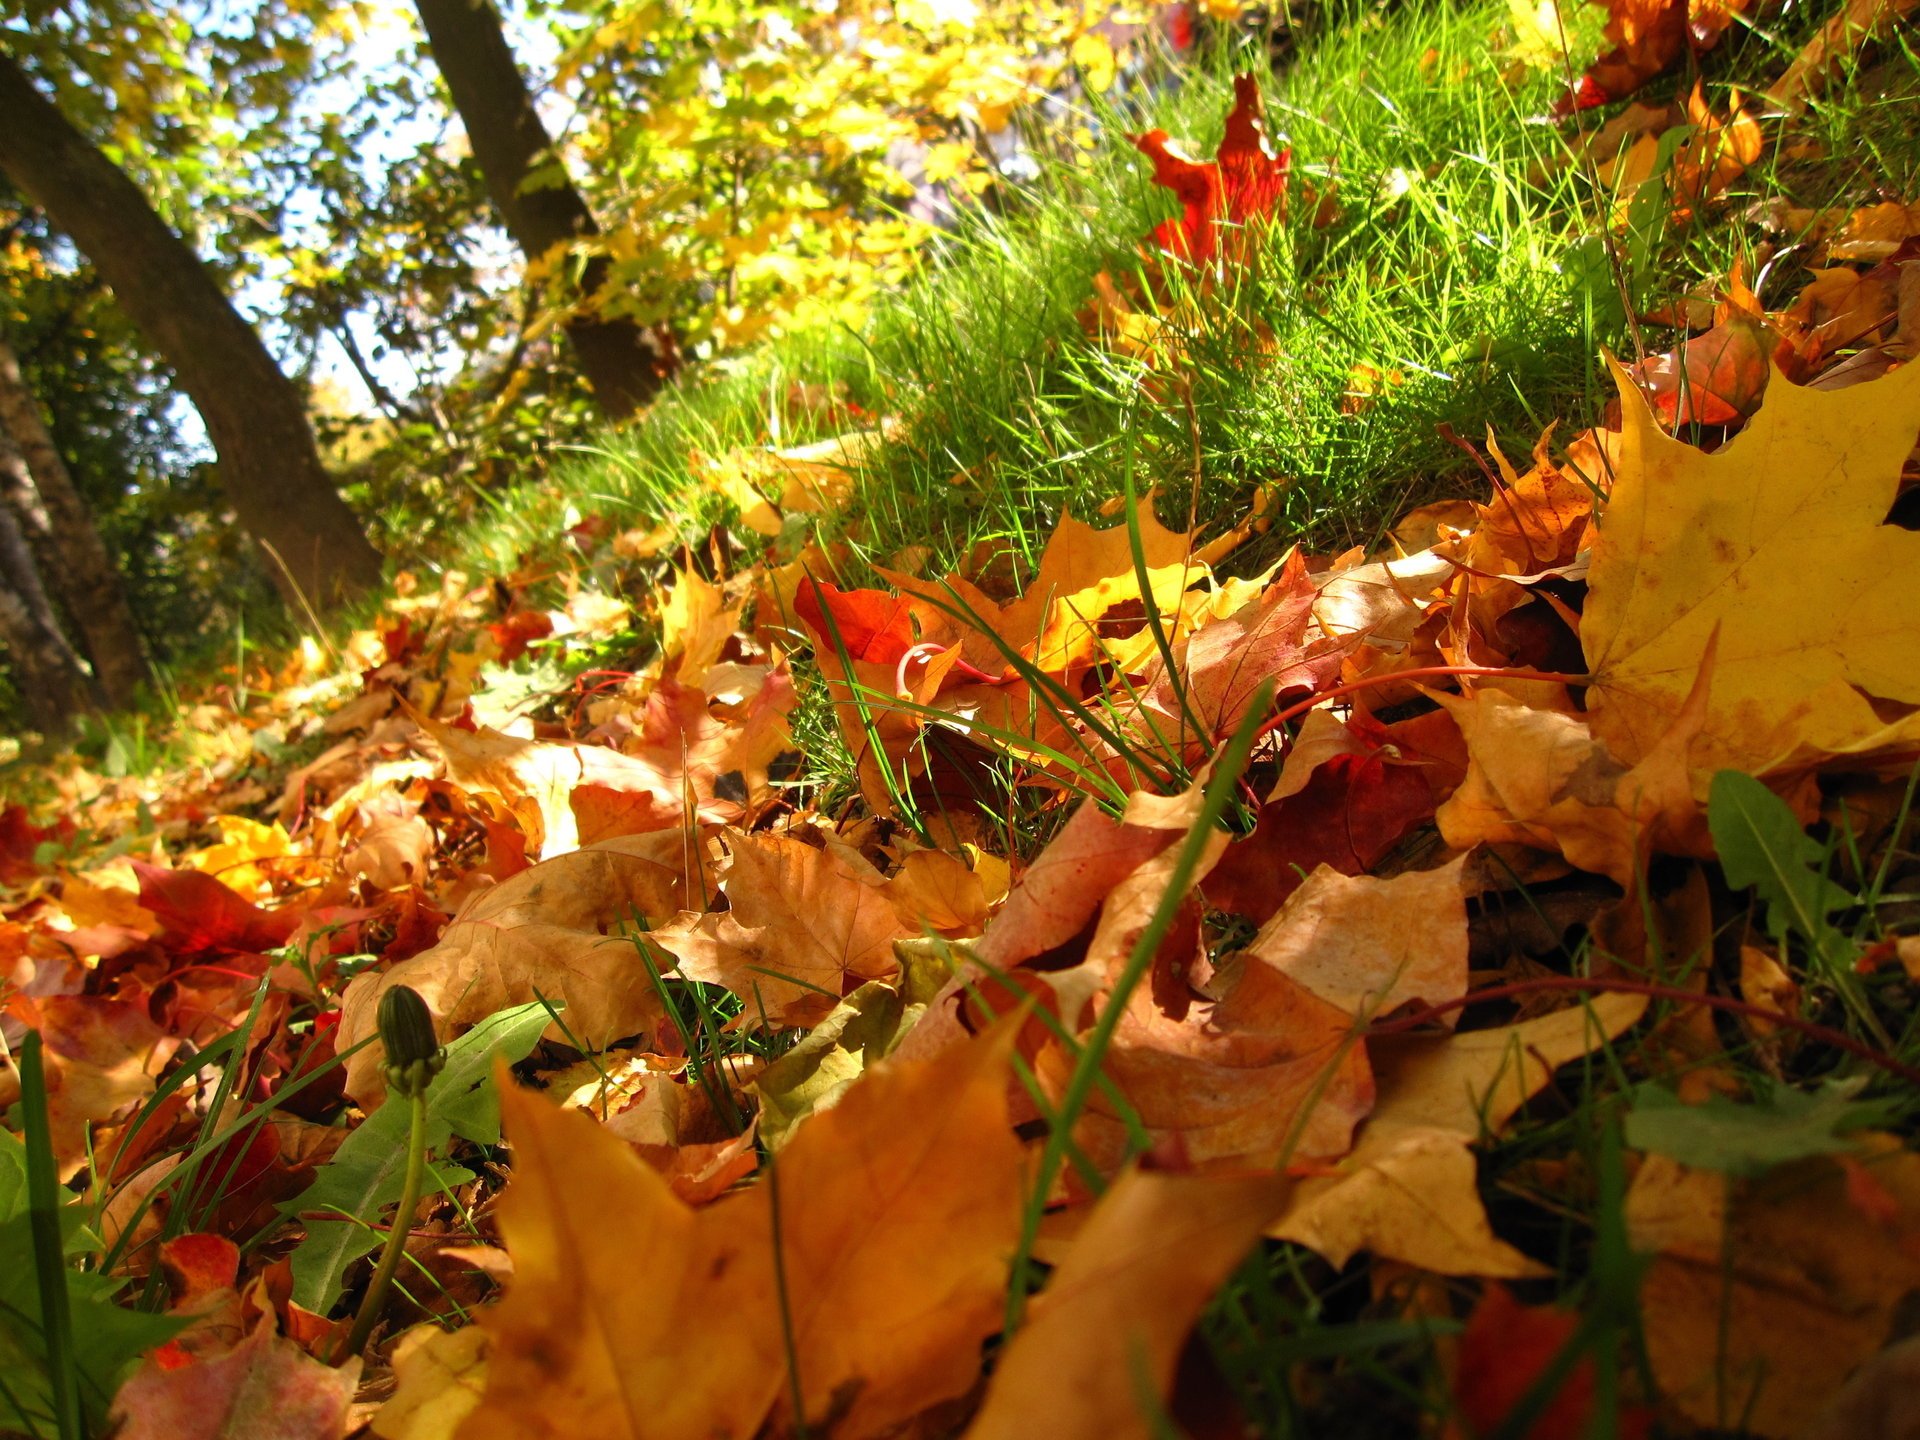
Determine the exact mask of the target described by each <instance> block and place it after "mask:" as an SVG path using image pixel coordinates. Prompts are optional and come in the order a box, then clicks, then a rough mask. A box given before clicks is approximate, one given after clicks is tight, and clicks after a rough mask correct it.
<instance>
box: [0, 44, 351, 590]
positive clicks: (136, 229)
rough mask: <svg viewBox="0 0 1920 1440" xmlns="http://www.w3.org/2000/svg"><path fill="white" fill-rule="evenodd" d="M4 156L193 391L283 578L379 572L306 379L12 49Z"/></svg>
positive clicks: (230, 484) (302, 581)
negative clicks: (337, 480) (333, 469)
mask: <svg viewBox="0 0 1920 1440" xmlns="http://www.w3.org/2000/svg"><path fill="white" fill-rule="evenodd" d="M0 169H4V170H5V171H6V172H7V174H8V175H9V176H11V177H12V179H13V180H14V182H15V183H16V184H18V185H19V187H20V188H21V189H22V190H23V191H24V192H25V193H26V194H27V195H28V196H30V197H31V198H32V199H33V200H34V201H35V202H36V203H37V204H38V205H39V206H40V207H41V208H42V209H43V210H45V211H46V212H47V214H48V215H49V216H50V217H51V218H52V220H53V222H54V223H55V224H56V225H58V226H59V227H60V229H61V230H63V231H65V232H66V234H67V235H69V236H70V237H71V238H72V240H73V242H74V243H75V244H76V245H77V246H78V247H79V248H80V249H81V250H82V251H84V252H85V253H86V254H87V255H88V257H89V258H90V259H91V260H92V261H93V263H94V265H95V266H96V267H97V268H98V270H99V272H100V274H101V276H102V277H103V278H104V279H105V280H106V282H107V283H108V284H109V285H111V286H112V287H113V290H114V294H115V296H116V297H117V298H118V300H119V302H120V305H121V307H122V308H123V309H124V310H125V311H126V312H127V314H128V315H129V316H130V317H131V318H132V319H133V321H134V323H135V324H136V325H138V326H139V327H140V329H141V331H142V332H143V333H144V334H145V335H146V336H147V337H148V339H149V340H150V341H151V342H152V343H153V345H154V347H155V348H156V349H157V350H158V351H159V352H160V353H161V354H162V355H163V356H165V358H166V360H167V362H168V364H169V365H170V366H171V367H172V368H173V370H174V372H175V373H176V374H177V375H178V376H179V378H180V381H181V384H182V386H183V387H184V388H185V389H186V391H187V393H188V394H189V395H191V396H192V397H193V402H194V406H195V408H196V409H197V410H199V412H200V414H201V416H202V418H203V419H204V420H205V421H206V426H207V433H208V436H209V438H210V439H211V440H212V442H213V447H214V450H215V452H216V453H217V454H218V455H219V457H220V468H221V481H222V485H223V487H224V489H225V491H226V494H227V497H228V499H229V501H230V502H231V503H232V505H233V507H234V510H235V512H236V513H237V514H238V516H239V517H240V521H241V524H242V525H244V526H245V527H246V529H247V530H248V532H249V533H250V534H252V535H253V536H254V537H255V538H256V539H257V540H259V541H260V542H261V543H262V545H263V546H264V547H267V548H268V549H269V551H270V554H271V557H272V559H273V562H274V563H273V565H272V567H271V573H273V575H274V578H275V582H276V584H278V585H279V586H280V587H281V588H282V589H283V590H285V591H286V592H287V593H288V594H289V595H290V596H292V595H304V596H306V597H307V598H308V599H311V600H318V601H330V600H332V599H335V598H337V597H338V596H339V595H341V594H343V593H346V592H349V591H352V590H355V589H359V588H361V587H364V586H366V585H369V584H371V583H372V582H373V581H374V580H376V579H377V578H378V576H379V573H380V559H379V555H378V553H377V552H376V551H375V550H374V549H373V547H372V545H370V544H369V543H368V542H367V539H366V535H365V533H364V532H363V531H362V529H361V528H360V524H359V522H358V520H356V519H355V517H354V515H353V512H352V511H351V510H350V509H349V508H348V507H347V504H346V502H345V501H344V500H343V499H341V497H340V494H339V492H338V491H337V490H336V489H335V488H334V485H333V481H332V477H331V476H330V475H328V473H327V470H326V467H325V466H324V465H323V464H322V463H321V460H320V454H319V451H318V449H317V448H316V446H315V444H314V439H313V432H312V428H311V426H310V425H309V423H308V420H307V413H306V406H305V401H304V398H303V397H302V395H301V393H300V391H299V389H298V388H297V387H296V386H294V385H293V384H292V383H291V382H290V381H289V380H288V379H287V377H286V375H285V374H284V373H282V371H281V370H280V368H279V366H278V365H276V364H275V363H274V360H273V357H272V356H271V355H269V354H268V353H267V350H266V347H265V346H264V345H263V344H262V343H261V341H260V338H259V336H258V335H257V334H255V333H254V331H253V330H252V328H251V327H250V326H248V324H247V323H246V321H245V320H243V319H242V318H241V317H240V315H239V313H238V312H237V311H235V309H234V308H233V306H232V304H231V303H230V302H229V301H228V299H227V297H226V295H225V294H224V293H223V292H222V291H221V289H220V286H219V283H218V282H217V281H216V280H215V279H214V277H213V275H212V274H211V273H210V272H209V271H208V270H207V268H206V267H205V265H203V264H202V263H201V261H200V258H199V256H198V255H196V254H195V253H194V252H193V250H192V248H191V247H189V246H188V245H187V244H186V243H185V242H184V241H182V240H181V239H180V237H179V236H178V235H176V234H175V233H174V232H173V231H172V230H171V229H169V228H168V227H167V225H166V223H165V222H164V221H163V220H161V218H160V216H159V215H158V214H157V213H155V211H154V209H153V207H152V206H151V205H150V204H149V203H148V202H147V199H146V197H145V196H144V195H143V194H142V193H141V191H140V189H139V187H138V186H136V185H135V184H134V183H133V182H132V181H131V180H129V179H128V178H127V176H126V175H125V174H123V173H122V172H121V171H120V170H119V169H118V168H117V167H116V166H115V165H114V164H113V162H112V161H110V160H109V159H108V158H107V157H106V156H105V155H104V154H102V153H101V151H100V150H99V148H98V147H97V146H95V145H94V144H93V143H92V142H91V141H89V140H88V139H87V138H86V137H85V136H84V135H82V134H81V133H80V132H79V131H78V130H76V129H75V128H74V127H73V126H72V125H71V124H69V123H68V122H67V120H66V118H65V117H64V116H63V115H62V114H61V113H60V111H59V109H58V108H57V107H56V106H55V105H54V104H53V103H52V102H51V101H49V100H48V99H47V98H46V97H45V96H43V95H42V94H40V92H39V91H38V90H36V89H35V88H34V85H33V82H32V81H31V80H30V79H28V77H27V75H26V74H25V72H24V71H22V70H21V69H20V67H19V66H18V65H17V64H15V63H14V62H13V60H12V58H11V57H10V56H8V55H7V54H5V53H4V52H0Z"/></svg>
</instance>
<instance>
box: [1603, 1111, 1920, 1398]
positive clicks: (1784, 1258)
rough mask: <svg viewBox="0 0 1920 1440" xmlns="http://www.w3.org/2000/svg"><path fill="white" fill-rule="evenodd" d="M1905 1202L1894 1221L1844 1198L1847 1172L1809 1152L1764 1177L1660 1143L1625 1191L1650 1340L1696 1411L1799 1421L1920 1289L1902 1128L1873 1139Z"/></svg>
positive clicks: (1674, 1394) (1910, 1170) (1673, 1391)
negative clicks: (1854, 1212) (1669, 1151)
mask: <svg viewBox="0 0 1920 1440" xmlns="http://www.w3.org/2000/svg"><path fill="white" fill-rule="evenodd" d="M1861 1158H1862V1163H1864V1164H1865V1165H1866V1166H1867V1168H1868V1170H1869V1171H1870V1173H1871V1174H1872V1175H1873V1177H1874V1179H1875V1180H1876V1181H1878V1182H1879V1184H1880V1185H1881V1186H1882V1187H1883V1188H1884V1189H1885V1190H1886V1191H1887V1192H1888V1193H1889V1194H1890V1195H1891V1196H1892V1197H1894V1199H1895V1200H1896V1202H1897V1205H1898V1215H1897V1219H1896V1220H1895V1221H1894V1222H1893V1223H1892V1224H1890V1225H1884V1226H1883V1225H1870V1224H1862V1223H1861V1222H1860V1221H1859V1220H1857V1219H1851V1218H1843V1217H1848V1216H1849V1215H1850V1212H1849V1210H1848V1209H1847V1172H1846V1169H1845V1167H1844V1166H1842V1165H1840V1164H1838V1163H1836V1162H1835V1161H1834V1160H1833V1159H1831V1158H1826V1157H1822V1158H1817V1159H1809V1160H1802V1161H1799V1162H1798V1163H1795V1164H1792V1165H1786V1166H1782V1167H1780V1168H1778V1169H1775V1170H1773V1171H1771V1172H1769V1173H1768V1174H1767V1175H1765V1176H1764V1177H1762V1178H1760V1179H1757V1180H1746V1181H1742V1180H1735V1179H1731V1178H1729V1177H1727V1176H1724V1175H1718V1174H1714V1173H1713V1172H1711V1171H1706V1170H1693V1169H1689V1168H1687V1167H1686V1166H1684V1165H1681V1164H1680V1163H1678V1162H1677V1161H1674V1160H1670V1159H1668V1158H1666V1157H1665V1156H1660V1155H1655V1156H1650V1157H1648V1158H1647V1159H1646V1160H1645V1161H1644V1162H1643V1163H1642V1164H1641V1166H1640V1169H1639V1171H1638V1173H1637V1174H1635V1176H1634V1179H1633V1183H1632V1185H1631V1186H1630V1187H1629V1188H1628V1191H1627V1201H1626V1219H1627V1230H1628V1236H1629V1238H1630V1240H1631V1241H1632V1244H1633V1246H1634V1248H1635V1249H1636V1250H1640V1251H1643V1252H1648V1253H1651V1254H1653V1256H1654V1259H1653V1262H1652V1264H1651V1265H1650V1267H1649V1268H1648V1270H1647V1272H1646V1275H1645V1278H1644V1279H1643V1281H1642V1283H1641V1292H1640V1304H1641V1314H1642V1317H1643V1323H1644V1326H1645V1335H1646V1347H1647V1355H1648V1357H1649V1358H1650V1360H1651V1361H1652V1363H1653V1371H1654V1376H1655V1378H1656V1379H1657V1380H1658V1381H1659V1382H1660V1387H1661V1390H1662V1391H1663V1392H1664V1393H1665V1395H1666V1397H1667V1399H1668V1400H1669V1401H1670V1402H1671V1403H1672V1404H1673V1405H1675V1406H1677V1407H1678V1408H1679V1409H1680V1411H1681V1412H1682V1413H1683V1414H1685V1415H1686V1416H1687V1417H1688V1418H1689V1419H1691V1420H1692V1421H1693V1422H1694V1423H1696V1424H1699V1425H1707V1426H1718V1427H1722V1428H1726V1427H1731V1426H1733V1425H1735V1424H1738V1425H1739V1426H1741V1427H1742V1428H1744V1429H1746V1430H1747V1431H1749V1432H1751V1433H1753V1434H1756V1435H1766V1436H1789V1435H1798V1434H1800V1433H1801V1432H1802V1431H1803V1430H1804V1428H1805V1427H1806V1426H1808V1425H1809V1424H1811V1423H1812V1421H1813V1420H1814V1419H1815V1417H1816V1416H1818V1415H1819V1413H1820V1411H1821V1409H1822V1408H1823V1407H1824V1406H1825V1405H1827V1404H1828V1403H1829V1402H1830V1401H1831V1400H1832V1399H1833V1398H1834V1396H1835V1394H1836V1393H1837V1392H1838V1391H1839V1389H1840V1387H1841V1385H1842V1383H1843V1382H1844V1381H1845V1380H1846V1378H1847V1376H1848V1375H1849V1373H1851V1372H1852V1371H1853V1369H1854V1367H1856V1366H1857V1365H1859V1364H1861V1363H1862V1362H1863V1361H1865V1360H1866V1359H1867V1358H1868V1357H1869V1356H1871V1355H1872V1354H1873V1353H1874V1352H1875V1351H1876V1350H1878V1349H1879V1348H1880V1346H1881V1344H1882V1343H1883V1342H1884V1341H1885V1340H1886V1338H1887V1335H1888V1333H1889V1329H1890V1327H1891V1325H1892V1324H1893V1320H1894V1315H1895V1311H1896V1308H1897V1307H1898V1306H1899V1305H1900V1304H1901V1303H1902V1299H1903V1297H1904V1296H1906V1295H1907V1294H1908V1293H1909V1292H1911V1291H1912V1290H1914V1289H1916V1288H1920V1246H1917V1245H1916V1243H1915V1241H1916V1237H1920V1156H1915V1155H1913V1154H1911V1153H1909V1152H1908V1151H1906V1150H1904V1149H1902V1148H1901V1147H1900V1144H1899V1142H1898V1141H1896V1140H1894V1139H1893V1138H1891V1137H1889V1136H1879V1137H1869V1139H1868V1141H1867V1143H1866V1144H1865V1145H1864V1147H1863V1150H1862V1153H1861Z"/></svg>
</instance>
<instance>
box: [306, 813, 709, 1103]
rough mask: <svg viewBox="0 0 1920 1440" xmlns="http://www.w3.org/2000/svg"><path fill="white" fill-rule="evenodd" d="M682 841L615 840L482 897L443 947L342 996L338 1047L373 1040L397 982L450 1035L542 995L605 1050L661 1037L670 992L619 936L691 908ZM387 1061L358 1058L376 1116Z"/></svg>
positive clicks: (353, 1090)
mask: <svg viewBox="0 0 1920 1440" xmlns="http://www.w3.org/2000/svg"><path fill="white" fill-rule="evenodd" d="M679 839H680V837H679V836H678V835H672V834H666V835H636V836H631V837H629V838H626V839H621V840H608V841H605V842H603V843H601V844H599V845H592V846H589V847H587V848H586V849H584V850H575V851H573V852H571V853H570V854H566V855H562V856H560V857H558V858H557V859H553V860H547V861H544V862H542V863H541V864H538V865H535V866H533V867H532V868H531V869H528V870H523V871H521V872H520V873H519V874H518V875H515V876H514V877H512V878H511V879H509V880H504V881H502V882H501V883H500V884H498V885H495V886H493V887H491V888H490V889H487V890H483V891H482V892H481V893H480V894H479V895H478V896H477V897H476V898H475V899H474V900H473V901H472V902H471V903H470V904H469V905H467V906H466V908H465V909H463V910H462V911H461V912H460V913H459V914H458V915H457V916H455V917H454V921H453V923H452V924H451V925H449V926H448V927H447V930H446V933H445V934H444V935H442V936H441V937H440V943H439V944H437V945H435V946H433V947H432V948H431V949H429V950H425V951H423V952H421V953H420V954H418V955H415V956H413V957H412V958H411V959H408V960H402V961H401V962H400V963H399V964H397V965H393V966H389V967H388V968H387V969H386V970H384V971H380V972H370V973H368V974H364V975H360V976H357V977H355V979H354V981H353V983H352V984H350V985H349V986H347V991H346V994H345V996H344V997H343V998H342V1000H341V1007H340V1008H341V1015H340V1035H339V1040H338V1041H337V1044H338V1045H339V1048H340V1049H342V1050H344V1049H346V1048H347V1047H348V1046H350V1045H355V1044H358V1043H359V1042H360V1041H361V1040H363V1039H365V1038H366V1037H368V1036H370V1035H372V1034H373V1033H374V1030H375V1017H376V1014H377V1012H378V1010H379V1008H380V996H381V994H382V993H383V992H384V991H386V990H387V989H388V988H390V987H392V986H394V985H410V986H412V987H413V988H414V989H415V990H417V991H419V993H420V996H421V998H422V999H424V1000H425V1001H426V1002H427V1007H428V1008H429V1009H430V1010H432V1011H433V1014H434V1026H435V1029H436V1030H437V1031H438V1032H439V1034H440V1036H441V1038H442V1039H450V1038H452V1037H453V1036H454V1035H457V1034H459V1033H460V1032H462V1031H464V1030H467V1029H469V1028H471V1027H472V1026H474V1025H476V1024H478V1023H479V1022H480V1021H481V1020H484V1019H485V1018H486V1017H487V1016H489V1015H491V1014H493V1013H494V1012H495V1011H497V1010H504V1009H506V1008H507V1007H508V1006H510V1005H525V1004H528V1003H530V1002H531V1001H532V1000H533V999H534V998H535V996H534V991H535V990H538V991H539V992H540V993H541V994H542V995H545V996H546V997H547V998H549V999H551V1000H557V1001H561V1002H564V1003H565V1005H566V1007H567V1009H566V1019H567V1028H568V1029H569V1030H571V1031H572V1032H573V1033H574V1034H575V1035H577V1036H580V1037H581V1038H583V1039H585V1040H587V1041H588V1042H589V1043H592V1044H595V1045H597V1046H604V1045H608V1044H611V1043H612V1042H614V1041H616V1040H619V1039H621V1038H622V1037H623V1036H627V1035H635V1034H639V1033H641V1032H645V1031H650V1030H651V1029H652V1027H653V1026H654V1025H655V1024H656V1023H657V1022H658V1021H659V1020H660V1019H661V1011H660V1001H659V996H658V994H657V993H656V991H655V989H654V985H653V981H652V979H651V978H650V976H649V974H648V971H647V966H646V963H645V961H644V960H643V959H642V958H641V955H640V952H639V951H638V950H637V949H635V947H634V942H633V941H632V940H629V939H627V938H625V937H623V936H622V935H620V934H619V933H618V931H619V930H620V928H621V927H622V926H624V925H629V924H631V923H633V921H634V920H635V918H636V917H638V918H642V919H646V920H649V921H652V922H654V923H659V922H663V921H665V920H666V919H667V918H668V917H670V916H672V915H674V914H675V913H677V912H678V911H681V910H683V909H685V908H686V900H687V887H686V886H685V884H684V882H683V879H682V876H681V873H680V870H679V868H678V863H679V855H678V849H679ZM554 1033H555V1035H556V1037H557V1036H558V1034H559V1032H558V1031H557V1030H556V1031H555V1032H554ZM382 1064H384V1060H383V1058H382V1054H381V1051H380V1048H379V1047H378V1046H377V1045H370V1046H367V1047H366V1048H364V1049H361V1050H358V1051H356V1052H355V1053H354V1054H353V1055H351V1056H349V1057H348V1059H347V1062H346V1065H347V1093H348V1094H350V1095H352V1096H353V1097H354V1099H355V1100H356V1101H357V1102H358V1103H359V1104H360V1105H361V1106H362V1107H363V1108H365V1109H368V1110H371V1109H373V1108H374V1107H375V1106H377V1105H378V1104H379V1103H380V1101H381V1099H382V1098H383V1097H384V1095H385V1092H386V1082H385V1080H384V1079H382V1077H381V1068H380V1067H381V1066H382Z"/></svg>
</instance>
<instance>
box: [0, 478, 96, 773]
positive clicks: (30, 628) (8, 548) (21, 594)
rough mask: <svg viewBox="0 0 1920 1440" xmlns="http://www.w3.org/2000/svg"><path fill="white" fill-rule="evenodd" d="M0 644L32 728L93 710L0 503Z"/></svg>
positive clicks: (53, 728)
mask: <svg viewBox="0 0 1920 1440" xmlns="http://www.w3.org/2000/svg"><path fill="white" fill-rule="evenodd" d="M0 644H4V645H5V646H6V650H7V662H8V664H9V665H11V666H12V668H13V682H14V688H15V689H17V690H18V691H19V692H20V700H21V703H22V704H23V705H24V706H25V707H26V711H27V716H28V718H29V719H30V720H31V721H32V722H33V725H34V728H35V729H37V730H39V731H41V732H42V733H43V734H47V735H59V734H62V733H63V732H65V731H66V730H67V729H69V728H70V727H71V726H72V724H73V720H74V717H75V716H76V715H78V714H79V713H80V712H81V711H82V710H94V709H98V708H99V698H98V696H97V695H96V694H95V693H94V691H93V687H92V685H91V683H90V682H89V680H88V678H87V674H86V672H85V671H84V670H82V669H81V668H80V657H79V656H78V655H76V654H74V652H73V647H72V646H71V645H69V644H68V643H67V637H66V636H64V635H62V634H61V633H60V626H59V624H58V622H57V621H55V619H54V617H53V606H52V605H51V604H49V603H48V601H47V592H46V588H45V587H44V586H43V585H41V583H40V572H39V570H38V569H36V568H35V566H34V563H33V552H32V551H31V550H30V549H28V547H27V537H26V536H25V535H24V534H22V533H21V530H20V525H19V522H18V521H17V520H15V519H14V515H13V511H12V509H11V508H10V507H8V506H5V505H0Z"/></svg>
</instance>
